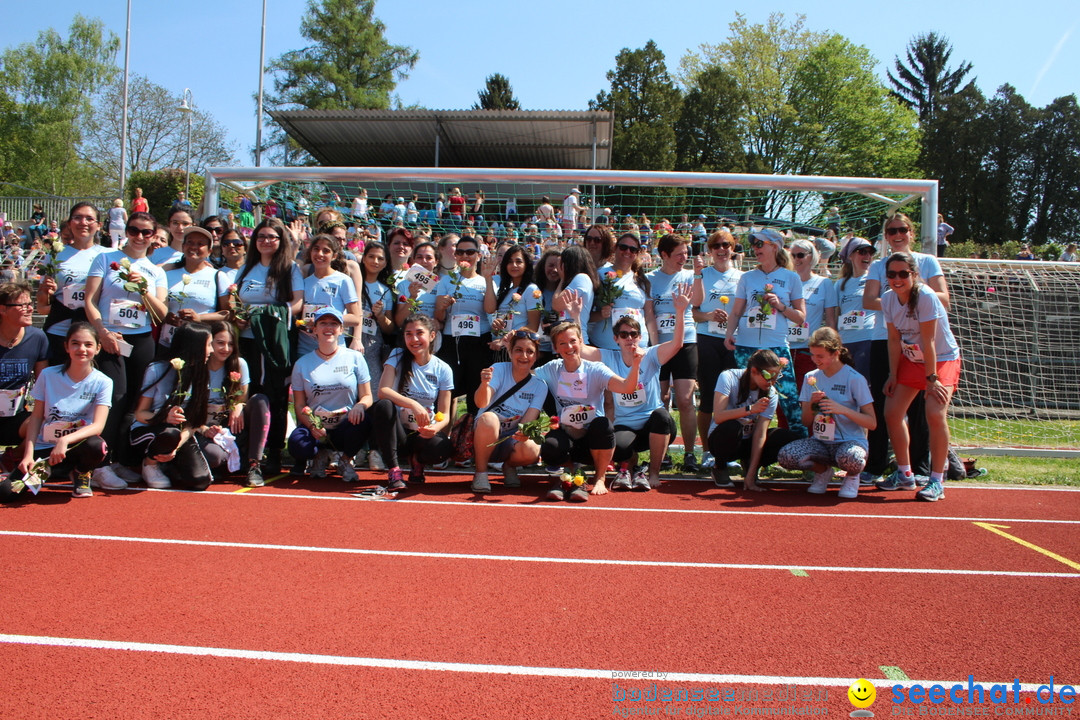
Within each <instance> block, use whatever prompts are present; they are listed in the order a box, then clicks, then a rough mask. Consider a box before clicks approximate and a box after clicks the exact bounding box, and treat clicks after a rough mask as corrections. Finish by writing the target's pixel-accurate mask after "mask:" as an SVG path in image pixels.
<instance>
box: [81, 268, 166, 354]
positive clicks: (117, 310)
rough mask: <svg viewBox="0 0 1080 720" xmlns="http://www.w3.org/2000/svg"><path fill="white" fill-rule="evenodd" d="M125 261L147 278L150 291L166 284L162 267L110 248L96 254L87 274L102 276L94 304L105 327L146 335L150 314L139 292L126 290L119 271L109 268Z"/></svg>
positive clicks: (123, 332)
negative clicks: (99, 289) (133, 258)
mask: <svg viewBox="0 0 1080 720" xmlns="http://www.w3.org/2000/svg"><path fill="white" fill-rule="evenodd" d="M124 260H128V261H130V262H131V270H134V271H135V272H137V273H139V274H140V275H142V276H143V277H144V278H145V279H146V285H147V287H148V288H149V291H150V292H153V291H154V290H155V289H157V288H165V287H166V286H165V282H166V281H165V271H164V270H162V269H161V268H159V267H158V266H157V265H155V264H154V263H152V262H151V261H150V259H149V258H145V257H143V258H139V259H138V260H132V259H131V258H129V257H128V256H127V255H125V254H124V251H123V250H112V251H110V252H105V253H101V254H100V255H98V256H97V257H96V258H95V259H94V263H93V265H91V266H90V272H89V273H87V277H99V278H102V281H101V294H100V296H99V297H98V303H97V306H98V310H99V311H100V312H101V317H102V324H103V325H104V326H105V329H106V330H107V331H108V332H116V333H122V334H124V335H145V334H146V333H148V332H150V313H149V312H148V311H147V310H146V308H145V306H143V301H142V296H141V295H139V293H138V292H128V291H127V290H125V289H124V281H123V280H121V279H120V272H121V270H113V269H112V267H111V265H112V263H114V262H115V263H121V262H123V261H124ZM124 272H126V271H124ZM140 308H142V309H140Z"/></svg>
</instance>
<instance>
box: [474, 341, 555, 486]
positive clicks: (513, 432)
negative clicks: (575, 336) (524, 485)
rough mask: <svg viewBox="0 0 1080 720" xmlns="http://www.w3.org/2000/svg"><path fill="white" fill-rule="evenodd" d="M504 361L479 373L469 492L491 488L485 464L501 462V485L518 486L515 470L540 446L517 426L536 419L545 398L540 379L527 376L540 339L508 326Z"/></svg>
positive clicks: (537, 453) (536, 454)
mask: <svg viewBox="0 0 1080 720" xmlns="http://www.w3.org/2000/svg"><path fill="white" fill-rule="evenodd" d="M509 337H510V341H509V348H510V362H499V363H495V364H494V365H492V366H491V367H489V368H484V369H483V370H481V371H480V387H478V388H477V389H476V397H475V398H474V400H475V401H476V406H477V407H479V408H483V409H482V410H481V411H480V413H479V414H478V415H477V416H476V425H475V428H474V434H473V449H474V450H473V452H474V456H473V457H474V459H475V460H476V472H475V473H474V475H473V481H472V486H471V487H472V491H473V492H475V493H489V492H491V482H490V481H489V480H488V463H489V462H498V463H502V472H503V484H504V485H505V486H506V487H508V488H516V487H521V480H520V479H519V478H518V474H517V469H518V468H519V467H522V466H525V465H532V464H534V463H535V462H536V461H537V460H539V459H540V446H539V445H537V444H536V443H535V442H533V441H532V440H531V439H529V438H528V437H526V436H524V435H522V434H521V433H520V432H519V431H518V426H519V425H521V424H524V423H528V422H532V421H533V420H536V419H537V418H538V417H540V410H541V409H542V408H543V406H544V399H545V398H546V397H547V386H546V385H544V381H543V380H541V379H540V378H538V377H534V376H533V374H532V371H533V366H534V365H535V364H536V358H537V355H538V354H539V352H540V339H539V337H538V336H537V335H536V333H534V332H533V331H532V330H529V329H519V330H514V331H513V332H511V333H510V335H509Z"/></svg>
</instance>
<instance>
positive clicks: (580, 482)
mask: <svg viewBox="0 0 1080 720" xmlns="http://www.w3.org/2000/svg"><path fill="white" fill-rule="evenodd" d="M574 484H575V485H578V486H581V485H584V484H585V478H584V477H582V476H581V475H575V476H574Z"/></svg>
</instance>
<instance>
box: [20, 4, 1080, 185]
mask: <svg viewBox="0 0 1080 720" xmlns="http://www.w3.org/2000/svg"><path fill="white" fill-rule="evenodd" d="M756 5H757V7H755V8H752V9H748V8H746V7H743V8H739V7H738V6H736V5H734V4H729V3H725V2H681V1H675V2H666V3H656V2H643V1H642V0H623V1H621V2H611V1H609V0H599V1H593V2H584V3H581V2H563V1H562V0H555V1H551V2H545V3H514V2H490V1H488V0H476V1H474V2H471V3H461V4H457V5H454V4H451V3H447V2H433V1H431V0H414V1H410V2H408V3H405V2H400V0H399V1H397V2H392V1H389V0H382V2H379V3H378V5H377V6H376V15H377V16H378V17H379V18H380V19H381V20H382V21H383V22H384V23H385V25H386V28H387V33H386V34H387V37H388V38H389V39H390V41H391V42H393V43H396V44H401V45H407V46H410V47H413V48H415V49H417V50H419V51H420V61H419V62H418V63H417V65H416V67H415V68H414V70H413V71H412V73H411V75H410V77H409V79H408V80H406V81H405V82H403V83H400V84H399V85H398V88H397V94H398V95H399V96H400V97H401V99H402V101H403V102H405V103H418V104H421V105H423V106H425V107H429V108H435V109H466V108H469V107H471V106H472V104H473V103H474V102H475V101H476V94H477V91H478V90H479V89H480V88H481V87H482V86H483V83H484V78H485V77H486V76H487V75H489V74H491V73H495V72H500V73H502V74H503V75H506V76H507V77H509V78H510V82H511V84H512V86H513V88H514V92H515V94H516V95H517V97H518V99H519V100H520V101H521V103H522V107H523V108H525V109H530V110H581V109H585V108H586V106H587V103H588V101H589V99H590V98H593V97H595V96H596V93H597V92H598V91H600V90H601V89H604V88H606V87H607V82H606V79H605V77H604V75H605V73H606V72H607V71H608V70H610V69H612V68H613V67H614V65H615V56H616V54H617V53H618V52H619V50H620V49H622V48H624V47H630V48H638V47H641V46H643V45H644V44H645V43H646V42H647V41H648V40H650V39H653V40H655V41H656V43H657V45H658V46H659V47H660V49H661V50H663V51H664V53H665V55H666V56H667V61H668V68H669V69H670V70H674V69H677V68H678V64H679V59H680V58H681V57H682V56H683V55H684V54H685V53H686V52H687V51H689V50H695V49H697V47H698V46H699V45H700V44H702V43H719V42H721V41H723V40H724V39H725V38H726V37H727V36H728V25H729V23H730V22H731V21H732V20H734V18H735V12H736V10H742V11H743V12H745V14H746V16H747V18H748V20H749V21H750V22H752V23H759V22H764V21H765V20H766V18H767V17H768V15H769V13H771V12H782V13H784V14H785V15H786V16H788V17H794V16H795V15H796V14H798V13H802V14H803V15H805V16H806V26H807V28H808V29H810V30H814V31H822V32H825V31H828V32H837V33H840V34H842V35H844V36H845V37H847V38H848V39H849V40H851V41H853V42H855V43H856V44H859V45H864V46H866V47H867V48H869V50H870V51H871V53H872V54H873V55H874V57H876V58H877V59H878V61H879V65H878V72H879V74H880V75H881V76H882V77H883V78H884V77H885V68H886V66H888V67H891V66H892V61H893V58H894V57H895V56H896V55H898V54H903V52H904V50H905V48H906V46H907V44H908V42H909V41H910V39H911V38H912V37H913V36H914V35H916V34H919V33H923V32H928V31H930V30H934V31H937V32H938V33H941V34H944V35H946V36H948V37H949V39H950V40H951V42H952V45H953V61H954V64H955V62H958V61H960V60H966V61H969V62H971V63H972V64H973V65H974V69H973V74H974V75H975V77H976V80H977V84H978V85H979V87H980V88H981V89H982V90H983V92H984V93H986V94H987V95H990V94H992V93H993V92H994V90H996V89H997V87H998V86H1000V85H1001V84H1003V83H1006V82H1007V83H1011V84H1012V85H1014V86H1015V87H1016V88H1017V89H1018V90H1019V92H1020V93H1021V94H1022V95H1023V96H1024V97H1025V98H1026V99H1027V100H1028V102H1030V103H1032V104H1033V105H1037V106H1043V105H1046V104H1047V103H1048V102H1050V101H1051V100H1052V99H1054V98H1056V97H1060V96H1062V95H1069V94H1073V93H1076V92H1077V90H1078V85H1080V80H1078V78H1080V73H1078V72H1077V68H1080V32H1078V31H1080V27H1078V26H1080V2H1077V1H1076V0H1032V1H1030V2H1008V3H1006V2H1001V1H1000V0H990V2H985V1H983V2H974V1H971V0H945V1H944V2H942V1H941V0H938V1H937V2H926V1H924V0H909V2H906V3H892V4H882V3H868V2H853V1H851V0H829V2H823V1H822V0H802V1H801V2H786V1H783V2H781V1H778V0H773V2H767V3H758V4H756ZM132 6H133V8H132V39H131V71H132V72H133V73H138V74H141V75H145V76H147V77H149V78H150V79H151V80H152V81H154V82H156V83H158V84H159V85H162V86H164V87H166V88H168V89H170V90H171V91H173V92H175V93H176V95H177V98H178V101H179V96H180V94H181V93H182V92H183V90H184V88H186V87H187V88H191V90H192V93H193V96H194V99H195V104H196V105H197V106H198V107H199V108H201V109H203V110H206V111H209V112H210V113H211V114H213V115H214V117H215V118H216V119H217V120H218V121H219V122H221V123H222V124H223V125H224V126H225V127H226V128H227V129H228V130H229V134H230V137H231V138H232V140H233V141H234V142H235V143H236V147H237V155H238V158H239V159H240V161H241V164H245V165H246V164H252V159H251V156H250V152H249V151H250V148H251V147H252V146H253V145H254V142H255V105H254V102H253V100H252V99H251V98H252V95H253V94H254V93H255V91H256V89H257V87H258V63H259V34H260V17H261V10H262V3H261V0H225V2H208V1H207V0H188V1H187V2H185V3H182V4H180V5H176V4H172V3H162V2H160V0H133V1H132ZM43 7H44V6H38V5H35V4H34V3H15V2H8V3H6V7H5V9H4V11H3V19H4V23H3V27H2V28H0V45H2V46H4V47H11V46H13V45H17V44H19V43H22V42H27V41H30V40H33V39H34V38H35V37H36V36H37V33H38V31H40V30H42V29H45V28H47V27H54V28H56V29H58V30H60V31H61V32H62V33H66V29H67V27H68V25H69V24H70V22H71V18H72V17H74V15H75V14H76V13H77V12H82V13H83V14H85V15H89V16H93V17H99V18H101V19H102V20H104V21H105V23H106V24H107V25H108V26H109V27H110V28H111V29H112V30H113V31H114V32H115V33H116V34H117V35H119V36H120V38H121V40H122V39H123V37H124V25H125V16H126V7H127V4H126V1H125V0H98V1H97V2H95V3H93V4H89V5H88V4H87V3H85V2H76V1H75V0H52V2H50V3H49V4H48V6H47V7H48V12H42V9H43ZM306 7H307V3H306V0H268V8H269V9H268V21H267V49H266V57H267V60H268V61H269V59H271V58H273V57H275V56H277V55H279V54H281V53H283V52H285V51H287V50H292V49H296V48H300V47H303V45H304V43H303V38H301V37H300V34H299V26H300V18H301V16H302V15H303V13H304V10H305V9H306ZM118 62H120V63H122V62H123V54H122V52H121V55H120V57H119V59H118ZM267 87H268V88H269V87H270V80H269V77H268V79H267ZM135 111H136V112H137V109H136V110H135Z"/></svg>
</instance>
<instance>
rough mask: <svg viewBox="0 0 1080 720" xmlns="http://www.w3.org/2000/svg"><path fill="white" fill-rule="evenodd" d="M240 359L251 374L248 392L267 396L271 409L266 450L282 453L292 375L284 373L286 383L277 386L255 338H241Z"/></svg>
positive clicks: (290, 371)
mask: <svg viewBox="0 0 1080 720" xmlns="http://www.w3.org/2000/svg"><path fill="white" fill-rule="evenodd" d="M240 357H242V358H244V360H245V361H246V362H247V364H248V372H249V373H250V374H251V384H250V385H248V392H249V393H251V394H253V395H254V394H255V393H262V394H263V395H265V396H266V399H267V401H268V402H269V407H270V431H269V433H267V436H266V449H267V450H273V451H276V452H280V451H281V448H283V447H285V427H286V424H287V422H288V415H289V383H288V381H289V376H290V375H291V373H292V369H291V368H290V370H289V372H286V373H284V377H285V382H284V384H282V385H280V386H279V385H275V384H273V383H272V382H271V381H270V378H269V377H268V375H269V373H266V372H265V371H264V368H263V353H262V348H260V347H259V343H258V342H256V341H255V339H254V338H240Z"/></svg>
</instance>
